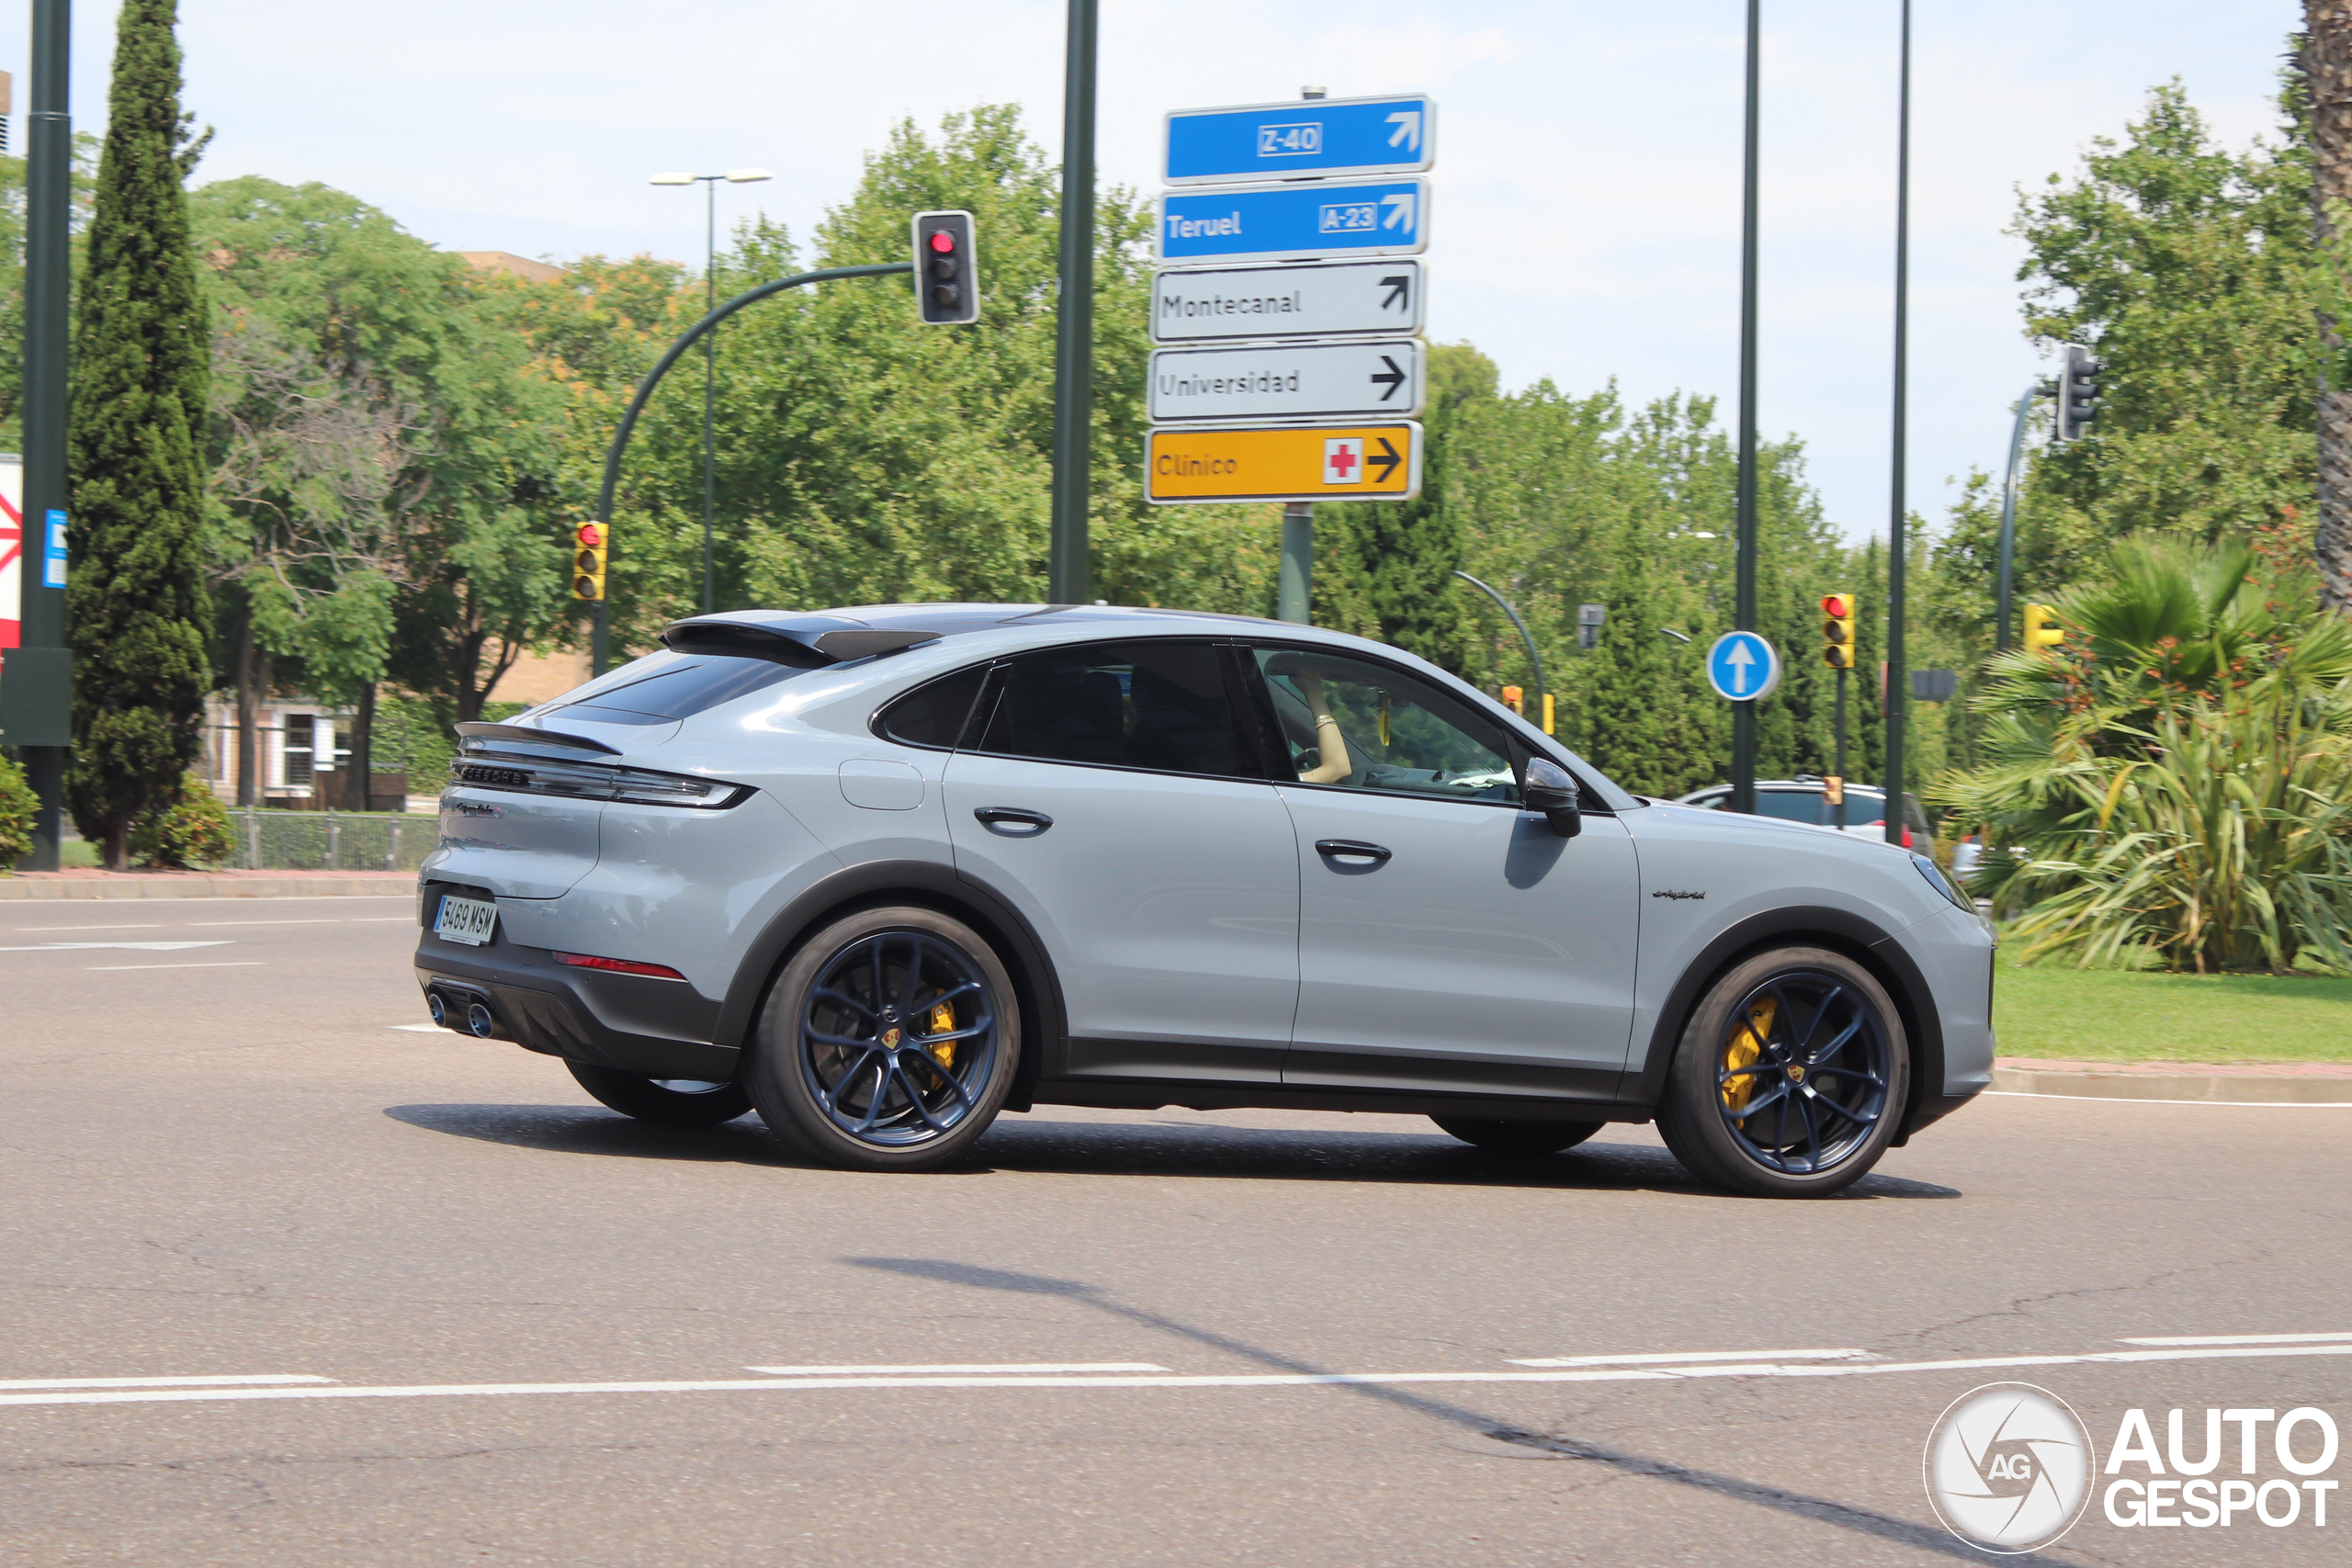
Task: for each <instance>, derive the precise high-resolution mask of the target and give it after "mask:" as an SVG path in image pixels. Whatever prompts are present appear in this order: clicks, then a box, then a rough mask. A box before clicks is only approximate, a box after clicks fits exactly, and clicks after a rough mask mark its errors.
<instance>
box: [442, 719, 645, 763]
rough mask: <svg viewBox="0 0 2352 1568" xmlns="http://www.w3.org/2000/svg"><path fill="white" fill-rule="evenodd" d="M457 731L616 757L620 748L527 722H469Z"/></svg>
mask: <svg viewBox="0 0 2352 1568" xmlns="http://www.w3.org/2000/svg"><path fill="white" fill-rule="evenodd" d="M458 734H460V735H462V736H464V737H465V738H466V739H469V740H521V741H527V742H529V743H530V744H532V745H535V746H577V747H578V748H580V750H583V751H602V752H604V753H605V754H606V755H607V756H613V757H617V756H619V755H620V754H621V749H620V748H619V747H617V746H607V745H605V743H604V742H603V741H601V740H592V739H589V738H588V737H587V736H585V735H566V734H564V733H563V732H562V731H561V730H560V729H537V728H532V727H531V726H530V725H527V724H483V723H472V722H469V723H466V724H461V725H459V726H458Z"/></svg>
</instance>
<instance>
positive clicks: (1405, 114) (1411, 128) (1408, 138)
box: [1388, 109, 1421, 152]
mask: <svg viewBox="0 0 2352 1568" xmlns="http://www.w3.org/2000/svg"><path fill="white" fill-rule="evenodd" d="M1388 123H1389V124H1391V125H1393V126H1395V127H1396V128H1397V129H1396V130H1392V131H1390V132H1389V133H1388V145H1390V146H1391V147H1397V146H1402V147H1403V148H1404V149H1405V151H1407V152H1419V151H1420V150H1421V111H1420V110H1419V109H1399V110H1397V112H1396V113H1395V114H1392V115H1390V116H1389V117H1388Z"/></svg>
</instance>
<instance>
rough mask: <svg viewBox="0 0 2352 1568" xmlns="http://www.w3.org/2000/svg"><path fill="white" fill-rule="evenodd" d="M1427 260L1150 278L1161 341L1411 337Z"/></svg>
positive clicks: (1231, 269)
mask: <svg viewBox="0 0 2352 1568" xmlns="http://www.w3.org/2000/svg"><path fill="white" fill-rule="evenodd" d="M1423 271H1424V265H1423V263H1422V262H1421V261H1420V260H1419V258H1418V257H1413V256H1397V257H1395V258H1393V259H1391V260H1387V261H1374V262H1303V263H1300V264H1298V265H1292V266H1228V267H1196V268H1188V269H1186V270H1184V271H1181V272H1162V273H1159V274H1158V275H1157V276H1154V277H1153V278H1152V280H1151V340H1152V341H1153V342H1154V343H1170V344H1174V343H1215V342H1219V341H1222V340H1227V339H1233V338H1271V337H1279V338H1292V337H1372V336H1384V337H1385V336H1400V337H1401V336H1409V335H1411V334H1412V333H1418V332H1419V331H1420V330H1421V296H1422V290H1423V284H1422V275H1423Z"/></svg>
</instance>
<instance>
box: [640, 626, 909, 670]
mask: <svg viewBox="0 0 2352 1568" xmlns="http://www.w3.org/2000/svg"><path fill="white" fill-rule="evenodd" d="M938 640H939V634H938V633H937V632H935V631H910V630H907V629H905V628H901V627H890V626H860V625H858V624H857V623H856V622H854V621H849V622H843V621H837V620H831V619H827V620H810V621H802V622H797V623H794V622H786V623H783V624H781V625H773V624H772V625H766V626H763V625H761V624H760V623H758V622H755V621H736V620H719V619H717V618H713V619H710V620H703V619H700V618H696V619H694V620H686V621H672V622H671V623H670V624H669V625H668V626H664V627H662V646H664V647H665V648H668V649H672V650H673V651H675V652H678V653H727V654H733V655H734V656H735V657H737V658H739V659H764V660H768V661H769V662H771V663H775V664H789V665H793V666H795V667H796V668H798V669H802V670H821V669H823V668H825V667H826V666H827V665H831V664H846V663H848V662H849V661H850V660H854V659H872V658H874V657H876V655H879V654H885V653H897V652H899V650H900V649H909V648H914V647H916V646H918V645H920V644H922V643H926V642H937V641H938Z"/></svg>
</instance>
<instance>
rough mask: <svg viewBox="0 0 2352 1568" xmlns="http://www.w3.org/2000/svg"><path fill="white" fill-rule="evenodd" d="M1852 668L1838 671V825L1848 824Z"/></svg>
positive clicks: (1841, 826) (1842, 826)
mask: <svg viewBox="0 0 2352 1568" xmlns="http://www.w3.org/2000/svg"><path fill="white" fill-rule="evenodd" d="M1852 673H1853V671H1850V670H1844V669H1841V670H1839V671H1838V827H1839V828H1840V829H1843V828H1844V827H1845V826H1846V790H1845V782H1846V677H1847V676H1849V675H1850V674H1852Z"/></svg>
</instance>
